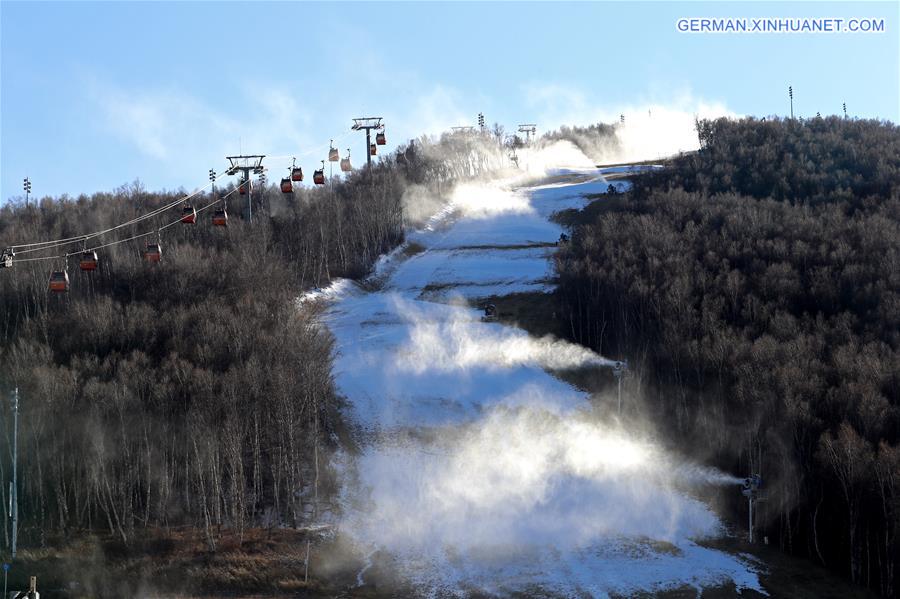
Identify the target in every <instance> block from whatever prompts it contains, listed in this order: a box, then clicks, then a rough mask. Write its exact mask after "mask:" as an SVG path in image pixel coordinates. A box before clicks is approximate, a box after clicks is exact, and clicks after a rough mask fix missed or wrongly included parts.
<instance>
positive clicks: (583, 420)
mask: <svg viewBox="0 0 900 599" xmlns="http://www.w3.org/2000/svg"><path fill="white" fill-rule="evenodd" d="M359 472H360V476H361V478H362V481H361V482H363V484H364V486H365V487H367V489H368V495H367V497H368V500H369V503H368V506H367V509H366V510H364V512H365V513H364V515H363V516H362V517H361V518H360V519H359V521H356V522H353V523H352V525H351V526H350V534H352V535H354V536H356V537H357V538H358V540H360V541H365V542H377V543H378V544H379V545H382V546H384V547H386V548H388V549H389V550H391V551H395V552H398V553H400V554H404V553H416V552H420V551H436V552H439V553H440V552H443V551H445V550H446V549H447V548H449V547H452V548H454V549H455V550H460V551H470V550H475V549H477V550H482V551H484V550H487V551H491V552H494V553H498V554H502V553H503V552H504V551H505V550H507V549H510V548H520V547H522V546H550V547H554V548H555V549H557V550H561V551H566V550H571V549H577V548H580V547H584V546H586V545H588V544H590V543H593V542H598V541H601V540H602V539H604V538H607V539H609V538H621V537H635V538H640V537H646V538H650V539H658V540H667V541H671V542H676V541H679V540H683V539H686V538H698V537H707V536H711V535H715V534H719V533H720V532H721V527H720V523H719V521H718V519H717V518H716V516H715V515H714V514H713V513H712V512H711V511H710V509H709V508H708V507H707V506H705V505H704V504H703V503H701V502H699V501H698V500H696V499H693V498H691V497H689V496H687V495H685V494H684V493H682V492H679V491H677V490H676V486H677V485H676V482H680V483H681V484H682V485H683V483H684V481H673V476H677V474H678V468H676V467H673V465H672V463H671V461H670V459H669V457H668V456H667V455H666V454H665V453H664V452H662V451H661V450H660V449H659V448H658V447H656V446H654V445H653V444H651V443H649V442H647V441H644V440H640V439H636V438H635V437H633V436H630V435H627V434H625V433H624V432H623V431H621V430H617V429H614V428H611V427H608V426H605V425H603V424H600V423H598V422H595V421H592V420H590V419H589V418H588V417H587V416H586V415H585V414H583V413H580V412H569V413H567V414H560V413H553V412H549V411H546V410H544V409H542V408H534V407H527V408H515V409H509V408H506V407H500V408H496V409H494V410H492V411H491V412H489V413H488V414H487V415H486V416H485V418H484V419H483V420H481V421H480V422H478V423H477V424H473V425H471V426H469V427H468V428H466V429H465V430H464V431H463V432H461V433H459V434H456V435H447V437H446V438H444V439H440V440H439V441H438V442H436V443H435V444H433V445H428V446H419V447H410V446H408V445H405V446H395V447H381V448H378V449H371V450H369V452H367V453H366V454H365V455H363V456H362V458H361V459H360V463H359Z"/></svg>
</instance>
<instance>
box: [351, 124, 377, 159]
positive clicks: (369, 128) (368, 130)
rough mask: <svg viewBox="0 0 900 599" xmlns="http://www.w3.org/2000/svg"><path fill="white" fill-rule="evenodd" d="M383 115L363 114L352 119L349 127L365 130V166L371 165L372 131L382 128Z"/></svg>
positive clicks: (354, 129)
mask: <svg viewBox="0 0 900 599" xmlns="http://www.w3.org/2000/svg"><path fill="white" fill-rule="evenodd" d="M383 118H384V117H380V116H363V117H359V118H356V119H353V125H351V127H350V129H351V130H352V131H365V132H366V166H371V165H372V152H371V151H370V148H371V147H372V131H373V130H375V131H381V130H382V129H384V123H382V122H381V121H382V119H383Z"/></svg>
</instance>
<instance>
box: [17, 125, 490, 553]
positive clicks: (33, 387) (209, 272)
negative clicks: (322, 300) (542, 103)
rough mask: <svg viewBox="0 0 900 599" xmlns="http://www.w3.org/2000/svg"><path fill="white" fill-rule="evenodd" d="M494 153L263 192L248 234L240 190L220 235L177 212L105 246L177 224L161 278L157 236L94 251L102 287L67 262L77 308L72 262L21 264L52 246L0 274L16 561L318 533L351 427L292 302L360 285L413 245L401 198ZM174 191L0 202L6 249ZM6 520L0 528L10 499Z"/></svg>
mask: <svg viewBox="0 0 900 599" xmlns="http://www.w3.org/2000/svg"><path fill="white" fill-rule="evenodd" d="M492 152H495V153H496V152H497V149H496V148H495V146H494V144H481V143H479V142H478V140H474V139H472V138H465V137H461V136H444V137H443V138H441V139H439V140H429V139H422V140H416V141H415V142H411V143H409V144H407V145H405V146H403V147H401V148H400V149H398V150H397V151H396V152H395V153H394V154H392V155H389V156H386V157H383V158H382V159H381V160H380V161H379V162H377V163H373V167H372V168H370V169H364V170H362V171H357V172H354V173H352V174H351V175H350V176H348V177H347V178H346V179H344V180H339V179H334V180H333V181H331V182H330V183H329V184H328V185H326V186H325V187H322V188H319V187H316V188H304V189H297V190H295V191H294V192H293V193H292V194H290V195H284V194H282V193H280V192H279V190H278V189H277V188H268V189H265V190H262V189H261V190H260V191H259V192H256V193H255V198H256V204H255V206H254V213H253V217H254V219H253V223H252V224H249V223H248V222H247V221H245V220H244V219H243V218H241V212H242V210H244V208H245V204H246V198H245V197H244V196H240V195H238V194H237V193H231V194H230V195H228V202H229V204H228V208H229V212H230V213H231V218H230V220H229V225H228V226H227V227H213V226H212V225H211V222H210V219H211V215H212V214H213V212H212V211H211V210H206V211H201V212H200V214H199V215H198V220H197V224H193V225H189V224H182V223H180V222H178V220H179V218H180V216H181V206H180V204H178V205H176V207H175V208H174V210H169V211H167V212H165V213H164V214H162V215H160V216H159V217H156V219H157V220H154V221H152V224H149V225H147V224H144V223H142V224H141V226H139V227H126V228H124V229H121V230H118V231H116V232H114V233H113V234H110V235H108V236H105V237H103V238H102V241H103V242H104V243H105V242H109V241H112V240H115V239H124V238H125V237H127V236H130V235H137V234H140V233H143V232H145V230H146V229H148V228H150V229H151V230H153V229H155V228H158V227H161V226H162V225H164V224H166V223H168V222H172V221H173V220H174V222H175V223H177V224H176V226H174V227H170V228H168V229H165V230H164V231H162V232H161V234H160V243H161V245H162V248H163V252H162V260H161V261H160V262H159V263H158V264H152V263H148V262H146V261H145V260H143V259H142V255H141V254H142V251H143V249H144V244H145V243H146V242H147V240H148V238H140V239H136V240H133V241H128V242H126V243H122V244H119V245H113V246H110V247H107V248H103V249H102V250H100V251H99V256H100V265H99V269H98V270H96V271H94V272H81V271H80V270H79V266H78V256H77V255H75V256H73V257H70V259H69V261H68V268H67V269H68V272H69V275H70V277H71V290H70V291H69V292H68V293H50V292H49V291H48V275H49V273H50V271H51V270H58V269H62V268H63V264H64V262H63V260H61V259H59V260H49V261H35V262H28V261H26V260H25V259H26V258H32V257H40V256H46V255H50V256H52V255H54V252H59V251H60V250H53V251H50V252H46V251H45V252H42V253H41V252H35V253H21V254H18V255H17V256H16V259H15V261H14V263H13V266H12V267H11V268H3V269H0V355H2V360H3V364H4V368H3V371H2V375H0V376H2V378H0V391H2V393H3V396H4V401H3V402H2V405H3V406H4V408H3V410H4V413H3V416H4V422H6V423H10V422H11V411H10V408H9V404H10V402H8V401H5V400H6V398H7V397H8V396H9V394H10V393H11V390H12V388H13V387H14V386H18V388H19V393H20V424H19V456H20V459H19V476H18V480H19V483H20V489H19V506H20V507H19V512H20V537H19V544H20V547H22V546H28V545H29V544H31V545H38V544H40V545H41V546H43V545H44V544H45V543H47V542H49V541H48V539H50V538H55V537H57V536H58V535H64V536H66V537H68V536H71V535H77V534H79V533H80V531H85V532H90V531H100V532H102V531H106V532H108V533H109V534H112V535H115V536H117V537H118V538H119V539H121V541H122V542H124V543H126V544H127V543H129V542H131V541H132V540H133V539H134V538H135V536H136V535H137V534H139V533H140V531H141V530H145V529H149V528H154V527H163V528H168V527H170V526H182V525H187V526H193V527H196V530H198V531H202V532H201V535H202V537H203V538H204V542H205V543H206V545H207V546H208V548H209V549H210V550H214V549H215V548H216V545H217V539H218V538H219V533H220V531H222V530H223V528H224V529H227V530H230V531H231V532H232V533H234V532H235V531H237V534H238V535H239V536H240V535H241V534H242V532H243V531H244V530H245V529H246V528H248V527H258V526H273V525H281V524H286V525H290V526H296V525H298V523H299V522H302V521H308V520H309V517H310V516H311V515H312V514H314V513H315V511H316V510H317V509H318V508H319V501H320V500H322V499H323V497H320V495H322V496H327V485H328V474H327V468H326V462H325V460H324V459H323V457H322V455H323V451H327V449H328V447H329V446H330V445H331V444H332V443H333V439H334V434H335V431H336V430H337V429H338V428H339V426H340V422H339V420H340V415H339V413H338V411H337V398H336V397H335V393H334V389H333V385H332V378H331V357H332V351H333V348H332V341H331V338H330V336H329V335H328V333H327V332H326V331H324V330H323V329H321V328H320V327H319V326H318V325H317V324H316V322H315V320H314V316H315V314H316V308H315V307H310V306H308V305H307V304H303V305H298V303H297V302H296V301H295V300H296V298H297V297H298V296H299V295H300V294H302V293H303V292H304V291H305V290H308V289H310V288H312V287H314V286H324V285H327V284H328V283H329V281H330V280H331V279H332V278H335V277H349V278H359V277H361V276H363V275H365V274H366V273H367V272H368V271H369V270H370V268H371V266H372V264H373V263H374V261H375V260H376V259H377V258H378V256H379V255H381V254H383V253H385V252H387V251H389V250H391V249H392V248H394V247H396V246H397V245H398V244H400V243H401V242H402V241H403V238H404V231H403V226H404V203H406V202H410V201H415V198H410V197H409V194H408V193H407V192H408V191H409V190H411V189H412V190H415V189H424V190H428V189H431V188H433V187H434V188H439V187H440V186H441V185H445V184H447V183H451V182H452V181H453V180H454V179H455V178H457V177H460V176H462V175H463V174H466V175H472V174H477V173H479V172H483V171H484V170H486V169H489V168H491V167H492V164H493V162H492V161H494V160H495V159H496V156H495V155H493V154H492ZM233 189H234V188H233V186H229V187H226V188H224V189H220V190H219V196H220V197H221V196H225V195H227V194H229V193H230V192H232V191H233ZM183 195H184V194H181V193H151V192H147V191H145V190H144V189H143V188H142V186H141V185H140V184H138V183H136V184H132V185H128V186H124V187H122V188H120V189H118V190H116V191H115V192H113V193H97V194H94V195H93V196H90V197H88V196H80V197H78V198H70V197H62V198H55V199H54V198H44V199H42V200H40V201H39V202H32V203H31V204H30V205H28V206H26V205H24V204H23V203H22V202H17V203H13V204H7V205H6V206H4V207H3V208H2V209H0V248H4V247H8V246H10V245H12V244H16V243H26V242H33V241H38V240H46V239H60V238H68V237H77V236H79V235H84V234H86V233H89V232H92V231H98V230H103V229H107V228H109V227H112V226H114V225H116V224H119V223H124V222H127V221H129V220H130V219H133V218H135V217H137V216H139V215H142V214H146V213H148V212H150V211H151V210H153V209H155V208H158V207H160V206H166V205H168V204H172V203H173V202H176V203H177V201H178V199H179V198H180V197H182V196H183ZM215 201H216V198H215V197H214V196H212V195H211V193H205V194H203V195H201V196H199V197H196V198H194V200H193V202H194V204H195V206H196V207H198V208H203V207H209V206H211V205H212V204H213V203H214V202H215ZM150 240H151V241H154V242H155V241H156V236H155V234H154V235H153V237H152V238H150ZM80 249H81V245H80V243H76V244H75V245H74V247H73V246H66V247H65V248H64V250H65V251H71V252H77V251H78V250H80ZM5 432H6V434H5V437H4V440H3V445H4V450H3V452H2V459H0V479H2V480H10V478H11V477H10V465H11V453H12V452H11V443H12V438H11V426H7V427H6V428H5ZM325 499H326V500H327V497H325ZM0 505H2V508H0V510H2V515H3V517H4V518H7V517H8V515H9V514H8V509H9V507H8V506H9V489H8V488H7V486H6V485H0ZM4 530H5V533H4V534H5V535H6V536H5V538H4V541H5V546H6V547H9V540H10V539H9V531H8V527H5V528H4Z"/></svg>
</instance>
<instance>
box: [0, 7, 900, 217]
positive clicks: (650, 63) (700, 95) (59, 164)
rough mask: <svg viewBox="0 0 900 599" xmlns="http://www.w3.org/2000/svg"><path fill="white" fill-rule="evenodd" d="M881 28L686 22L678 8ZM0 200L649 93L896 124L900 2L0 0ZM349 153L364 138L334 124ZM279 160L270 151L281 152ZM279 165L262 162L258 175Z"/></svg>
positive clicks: (530, 118)
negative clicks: (841, 20) (28, 187)
mask: <svg viewBox="0 0 900 599" xmlns="http://www.w3.org/2000/svg"><path fill="white" fill-rule="evenodd" d="M706 16H712V17H761V16H765V17H845V18H850V17H877V18H883V19H885V29H886V31H885V32H884V33H876V34H863V33H856V34H851V33H841V34H686V33H679V32H678V31H677V30H676V26H675V24H676V20H677V19H678V18H680V17H706ZM0 22H2V24H0V30H2V31H0V34H2V36H0V40H2V41H0V50H2V64H0V67H2V70H0V152H2V154H0V194H2V195H0V199H2V200H3V201H6V200H8V199H10V198H11V197H14V196H19V195H21V193H22V189H21V185H22V178H23V177H24V176H26V175H28V176H29V177H30V178H31V180H32V182H33V190H34V194H35V195H37V196H39V197H40V196H44V195H60V194H62V193H69V194H70V195H78V194H79V193H91V192H94V191H105V190H106V191H108V190H112V189H114V188H115V187H117V186H119V185H122V184H126V183H129V182H131V181H133V180H135V179H140V180H141V181H142V182H143V184H144V185H145V186H146V187H147V188H148V189H153V190H157V189H177V188H180V187H184V188H187V189H192V188H194V187H196V186H197V185H199V184H202V183H204V182H205V180H206V177H207V169H209V168H210V167H215V168H217V170H219V171H221V170H222V165H223V164H224V160H223V157H224V155H225V154H226V153H237V152H238V150H239V149H243V150H244V151H245V152H259V153H266V154H272V155H286V154H296V155H298V156H300V158H301V164H302V165H303V166H304V167H306V168H308V169H311V168H312V167H313V166H315V165H316V164H317V163H318V160H319V159H321V158H324V150H325V148H327V145H328V140H329V139H330V138H340V137H341V136H346V135H347V134H348V130H349V126H350V124H351V121H350V119H351V118H352V117H355V116H368V115H370V114H371V115H376V116H384V117H385V118H386V122H387V135H388V141H389V144H390V145H389V148H390V147H393V145H395V144H396V143H398V142H401V141H404V140H405V139H408V138H409V137H413V136H417V135H418V134H420V133H423V132H430V133H435V132H439V131H440V130H442V129H444V128H446V127H448V126H450V125H457V124H471V123H474V121H475V115H476V114H477V113H478V112H479V111H482V112H484V114H485V115H486V117H487V119H488V121H489V122H490V123H493V122H500V123H502V124H504V125H506V126H507V128H511V127H514V126H515V125H516V124H518V123H522V122H536V123H538V126H539V129H540V130H546V129H547V128H549V127H556V126H558V125H559V124H561V123H564V122H569V123H570V124H579V123H582V124H586V123H587V122H590V121H592V120H595V119H599V118H607V117H609V116H610V115H614V114H619V112H625V113H626V114H627V113H628V112H629V111H636V110H645V109H646V108H647V107H648V106H651V105H652V106H667V107H673V108H674V109H678V110H684V111H689V112H690V111H692V112H696V111H697V110H698V108H697V107H698V106H701V105H710V106H718V107H722V108H724V109H727V110H728V111H730V112H733V113H736V114H752V115H757V116H764V115H770V114H780V115H784V114H786V113H787V112H788V110H789V106H788V98H787V93H786V89H787V86H788V85H789V84H790V85H793V87H794V92H795V104H794V107H795V111H796V112H797V113H798V114H800V115H804V116H812V115H814V114H815V113H816V111H821V112H822V114H823V115H824V114H836V113H839V112H840V110H841V108H840V107H841V103H842V102H844V101H846V102H847V107H848V111H849V112H850V114H851V115H853V116H859V117H867V118H868V117H877V118H883V119H888V120H891V121H893V122H898V121H900V90H898V77H900V75H898V73H900V64H898V54H900V37H898V25H900V3H898V2H883V3H863V2H853V3H850V2H848V3H837V2H818V3H812V2H810V3H739V2H731V3H720V4H708V3H701V2H683V3H682V2H667V3H640V2H633V3H577V4H563V3H526V4H519V3H476V2H473V3H378V2H370V3H362V4H357V3H330V4H324V3H321V4H320V3H297V2H276V3H237V2H227V3H226V2H196V3H181V2H178V3H162V2H152V3H134V2H120V3H112V2H108V3H87V2H63V3H44V2H8V1H5V0H4V1H2V2H0ZM339 143H340V147H341V149H342V151H343V150H344V149H345V148H346V147H348V146H351V147H352V148H353V154H354V156H356V161H357V162H358V161H360V160H361V159H363V158H364V155H363V151H364V147H363V140H362V135H361V134H353V136H351V137H345V138H344V139H342V140H341V141H340V142H339ZM283 164H284V160H283V159H276V160H273V161H272V162H271V166H272V167H276V166H282V165H283ZM271 178H274V175H273V176H270V179H271Z"/></svg>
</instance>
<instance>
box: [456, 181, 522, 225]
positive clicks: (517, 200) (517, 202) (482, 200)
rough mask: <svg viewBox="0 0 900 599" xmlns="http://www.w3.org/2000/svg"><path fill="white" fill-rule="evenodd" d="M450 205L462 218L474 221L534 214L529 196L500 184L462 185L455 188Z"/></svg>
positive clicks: (478, 183)
mask: <svg viewBox="0 0 900 599" xmlns="http://www.w3.org/2000/svg"><path fill="white" fill-rule="evenodd" d="M450 205H451V206H452V207H453V208H454V209H456V210H458V211H459V212H460V214H461V215H462V216H465V217H467V218H473V219H482V218H493V217H495V216H498V215H500V214H532V213H534V208H533V207H532V205H531V201H530V199H529V197H528V194H526V193H524V192H521V191H515V190H511V189H509V188H507V187H506V186H504V185H502V184H501V183H500V182H495V183H489V182H476V183H461V184H459V185H457V186H456V187H454V188H453V192H452V193H451V194H450Z"/></svg>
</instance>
